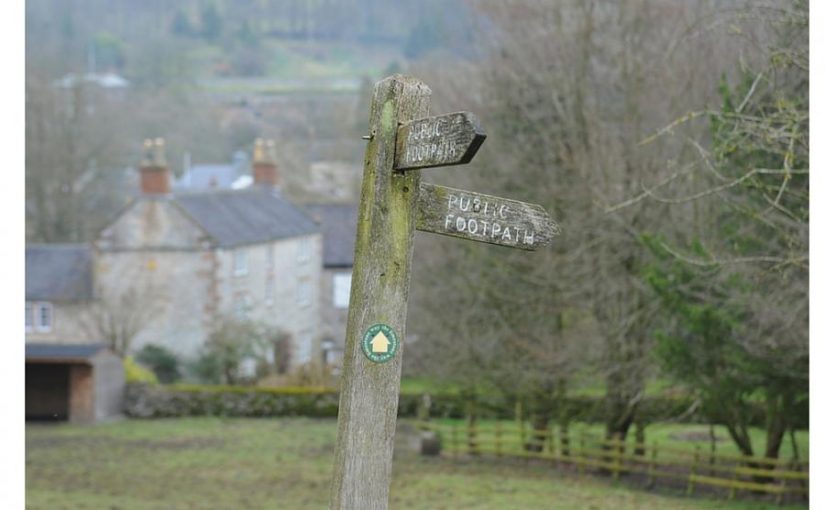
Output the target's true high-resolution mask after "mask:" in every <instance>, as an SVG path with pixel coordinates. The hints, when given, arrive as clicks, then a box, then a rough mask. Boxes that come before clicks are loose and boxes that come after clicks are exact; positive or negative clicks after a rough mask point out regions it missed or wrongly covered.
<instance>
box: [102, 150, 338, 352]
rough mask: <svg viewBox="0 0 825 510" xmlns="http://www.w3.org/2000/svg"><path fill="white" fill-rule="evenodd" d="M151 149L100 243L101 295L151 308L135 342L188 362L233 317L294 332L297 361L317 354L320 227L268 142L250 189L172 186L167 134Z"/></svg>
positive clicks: (113, 301)
mask: <svg viewBox="0 0 825 510" xmlns="http://www.w3.org/2000/svg"><path fill="white" fill-rule="evenodd" d="M145 148H146V156H145V158H144V160H143V161H142V162H141V166H140V188H141V189H140V191H141V192H140V194H139V195H138V196H137V197H136V198H135V199H134V200H132V201H131V202H130V203H129V204H128V205H127V206H126V207H125V208H124V209H123V210H122V211H121V212H120V213H119V214H118V215H117V216H116V217H115V219H114V220H113V221H112V222H110V223H109V224H108V226H106V227H105V228H104V229H103V230H102V231H101V232H100V234H99V235H98V237H97V239H95V241H94V246H95V252H96V258H95V263H96V267H95V275H96V289H97V291H98V293H99V295H100V297H101V300H102V301H104V302H105V303H108V305H109V306H121V307H123V306H128V307H132V306H136V307H137V308H139V309H140V310H142V311H143V312H144V314H145V315H146V317H145V320H142V321H141V322H142V324H141V325H140V326H141V327H140V331H139V332H138V333H137V334H136V336H135V337H134V340H133V341H132V344H131V349H132V350H136V349H139V348H140V347H142V346H143V345H146V344H148V343H155V344H159V345H163V346H165V347H168V348H169V349H171V350H173V351H175V352H176V353H177V354H178V355H180V356H181V357H182V358H186V359H191V358H193V357H195V356H196V355H197V354H198V352H199V350H200V349H201V347H202V346H203V345H204V342H205V340H206V338H207V336H208V334H209V332H210V331H211V330H212V328H213V326H214V325H215V321H216V320H218V319H219V317H221V316H230V315H231V316H235V317H243V318H249V319H252V320H255V321H260V322H262V323H265V324H267V325H269V326H272V327H273V328H275V329H278V330H281V331H282V332H284V333H286V334H288V335H289V337H290V339H291V365H292V366H295V365H300V364H304V363H307V362H310V361H313V360H319V361H320V359H321V348H320V338H319V335H320V330H319V315H320V308H319V303H318V294H319V291H320V284H321V281H320V278H321V250H322V240H321V231H320V228H319V226H318V225H317V224H316V223H315V222H314V221H313V220H312V218H310V217H309V216H308V215H307V214H306V213H305V212H304V211H303V210H301V209H300V208H298V207H297V206H295V205H294V204H292V203H290V202H289V201H288V200H286V199H285V198H284V197H283V196H282V195H281V193H280V191H279V189H278V184H279V181H278V172H277V167H276V165H275V163H274V161H273V160H272V158H271V156H270V155H268V154H266V151H265V150H264V146H263V144H262V143H259V144H257V145H256V150H255V158H254V160H253V165H252V168H253V179H254V185H253V186H250V187H249V188H245V189H240V190H218V191H206V192H202V193H172V191H171V175H170V171H169V169H168V167H167V165H166V162H165V158H164V156H163V142H162V140H157V141H156V142H151V141H147V142H146V144H145ZM273 355H274V353H271V354H270V356H273Z"/></svg>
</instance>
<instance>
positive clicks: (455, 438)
mask: <svg viewBox="0 0 825 510" xmlns="http://www.w3.org/2000/svg"><path fill="white" fill-rule="evenodd" d="M457 458H458V424H457V423H453V460H455V459H457Z"/></svg>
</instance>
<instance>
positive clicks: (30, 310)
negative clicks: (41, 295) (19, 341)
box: [26, 303, 34, 332]
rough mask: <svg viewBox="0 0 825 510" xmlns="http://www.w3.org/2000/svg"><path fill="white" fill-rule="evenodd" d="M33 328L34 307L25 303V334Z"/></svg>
mask: <svg viewBox="0 0 825 510" xmlns="http://www.w3.org/2000/svg"><path fill="white" fill-rule="evenodd" d="M33 327H34V305H32V304H31V303H26V332H29V331H31V330H32V328H33Z"/></svg>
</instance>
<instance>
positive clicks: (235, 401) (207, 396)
mask: <svg viewBox="0 0 825 510" xmlns="http://www.w3.org/2000/svg"><path fill="white" fill-rule="evenodd" d="M430 401H431V405H430V412H429V414H430V416H431V417H434V418H463V417H465V415H466V412H467V408H468V405H467V402H468V400H467V398H466V397H464V396H461V395H455V394H437V395H431V399H430ZM421 402H422V395H421V394H420V393H403V392H402V393H401V395H400V396H399V401H398V415H399V416H402V417H416V416H418V410H419V407H420V406H421ZM692 403H693V401H692V399H690V398H688V397H686V396H678V397H674V396H661V397H650V398H648V399H645V401H644V402H643V403H642V407H641V408H640V412H641V413H643V415H644V417H645V420H646V421H647V422H648V423H650V422H656V421H665V420H672V419H674V418H676V417H678V416H680V415H683V414H685V411H687V410H688V409H689V408H690V406H691V404H692ZM562 409H563V410H564V411H565V413H566V414H567V417H568V419H569V420H570V421H580V422H590V423H598V422H603V421H604V401H603V400H602V399H601V398H599V397H593V396H571V397H568V398H567V399H565V400H564V401H563V402H561V403H560V405H559V407H558V408H557V412H556V413H554V414H555V415H556V416H558V411H560V410H562ZM125 411H126V414H127V415H128V416H132V417H138V418H160V417H179V416H238V417H241V416H248V417H264V416H311V417H331V418H334V417H335V416H337V414H338V393H337V391H336V390H334V389H331V388H295V387H292V388H262V387H249V386H217V385H215V386H212V385H191V384H190V385H184V384H176V385H168V386H162V385H149V384H141V383H132V384H127V387H126V398H125ZM475 411H476V414H477V416H478V417H480V418H501V419H512V418H513V417H514V404H513V402H512V400H508V399H506V398H505V397H502V396H485V397H483V398H476V400H475ZM525 416H529V409H526V410H525Z"/></svg>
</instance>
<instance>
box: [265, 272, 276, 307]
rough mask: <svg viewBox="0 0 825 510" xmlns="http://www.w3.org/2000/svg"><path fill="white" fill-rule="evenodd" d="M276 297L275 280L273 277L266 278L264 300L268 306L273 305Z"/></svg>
mask: <svg viewBox="0 0 825 510" xmlns="http://www.w3.org/2000/svg"><path fill="white" fill-rule="evenodd" d="M274 299H275V281H274V280H273V279H272V278H267V279H266V284H265V287H264V301H265V302H266V306H272V302H273V301H274Z"/></svg>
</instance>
